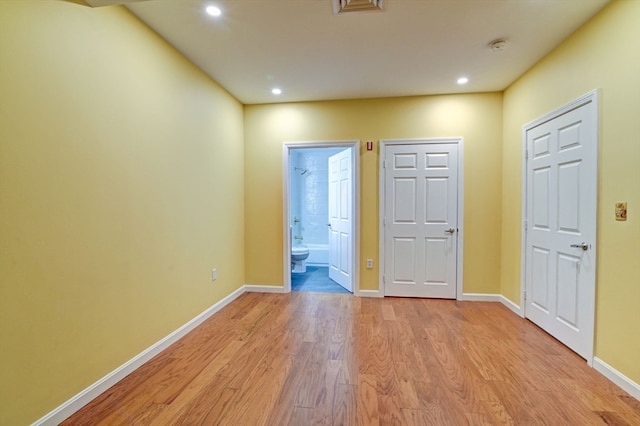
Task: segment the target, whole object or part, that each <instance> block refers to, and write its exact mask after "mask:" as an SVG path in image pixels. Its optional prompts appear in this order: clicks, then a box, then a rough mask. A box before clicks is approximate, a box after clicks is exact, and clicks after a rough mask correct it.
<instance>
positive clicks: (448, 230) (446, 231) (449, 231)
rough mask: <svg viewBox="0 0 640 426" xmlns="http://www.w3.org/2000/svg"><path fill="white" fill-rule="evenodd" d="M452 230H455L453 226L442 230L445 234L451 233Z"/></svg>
mask: <svg viewBox="0 0 640 426" xmlns="http://www.w3.org/2000/svg"><path fill="white" fill-rule="evenodd" d="M454 232H456V230H455V229H453V228H449V229H447V230H445V231H444V233H445V234H453V233H454Z"/></svg>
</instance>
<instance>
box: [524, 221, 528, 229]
mask: <svg viewBox="0 0 640 426" xmlns="http://www.w3.org/2000/svg"><path fill="white" fill-rule="evenodd" d="M528 227H529V223H528V222H527V221H526V220H525V221H524V230H525V231H526V230H527V229H528Z"/></svg>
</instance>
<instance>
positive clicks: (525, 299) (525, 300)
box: [524, 290, 527, 304]
mask: <svg viewBox="0 0 640 426" xmlns="http://www.w3.org/2000/svg"><path fill="white" fill-rule="evenodd" d="M524 303H525V304H526V303H527V290H525V291H524Z"/></svg>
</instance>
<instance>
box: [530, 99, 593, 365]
mask: <svg viewBox="0 0 640 426" xmlns="http://www.w3.org/2000/svg"><path fill="white" fill-rule="evenodd" d="M589 103H593V105H595V108H593V115H592V116H590V118H591V119H592V120H593V121H594V126H595V133H596V137H595V145H596V146H595V148H594V149H595V158H594V162H595V164H594V169H595V174H596V176H598V173H599V169H598V164H599V157H600V154H599V152H600V151H599V149H600V148H599V145H600V101H599V89H594V90H592V91H590V92H588V93H585V94H584V95H582V96H580V97H578V98H576V99H574V100H573V101H570V102H568V103H567V104H565V105H563V106H561V107H560V108H557V109H555V110H553V111H551V112H549V113H547V114H545V115H543V116H541V117H539V118H537V119H535V120H533V121H530V122H529V123H527V124H525V125H524V126H522V217H521V232H522V234H521V235H522V237H521V242H520V244H521V245H520V307H521V311H522V313H521V316H522V317H523V318H526V315H527V303H526V300H525V293H526V285H527V283H526V269H527V264H526V253H527V229H526V227H525V226H524V224H525V222H526V221H527V208H528V206H527V167H528V164H527V162H528V160H527V158H526V157H527V156H526V151H527V132H529V131H530V130H532V129H533V128H535V127H537V126H540V125H541V124H544V123H546V122H548V121H551V120H553V119H555V118H557V117H559V116H561V115H563V114H566V113H568V112H570V111H573V110H575V109H578V108H580V107H582V106H584V105H587V104H589ZM596 179H597V178H596ZM593 190H594V191H596V196H595V199H594V206H593V209H594V214H595V215H596V221H595V226H596V231H595V232H594V234H593V241H592V244H591V247H592V248H591V250H592V252H593V259H594V268H595V265H597V258H598V257H597V248H598V244H597V236H598V229H597V226H598V218H597V216H598V214H597V213H598V180H596V185H595V188H593ZM597 277H598V275H597V270H594V280H595V282H594V286H593V292H594V294H593V295H592V297H591V299H590V305H591V306H590V307H589V308H588V309H589V311H590V312H591V315H592V318H591V319H592V320H593V321H592V322H591V323H589V324H588V327H587V328H586V329H585V334H586V335H587V336H588V338H589V340H590V341H591V345H590V346H589V349H588V352H587V354H586V356H585V358H586V360H587V364H588V365H589V366H593V362H594V356H595V355H594V347H595V322H596V308H595V299H596V297H595V296H596V289H597V287H598V282H597Z"/></svg>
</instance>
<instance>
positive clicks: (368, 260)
mask: <svg viewBox="0 0 640 426" xmlns="http://www.w3.org/2000/svg"><path fill="white" fill-rule="evenodd" d="M367 269H373V259H367Z"/></svg>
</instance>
